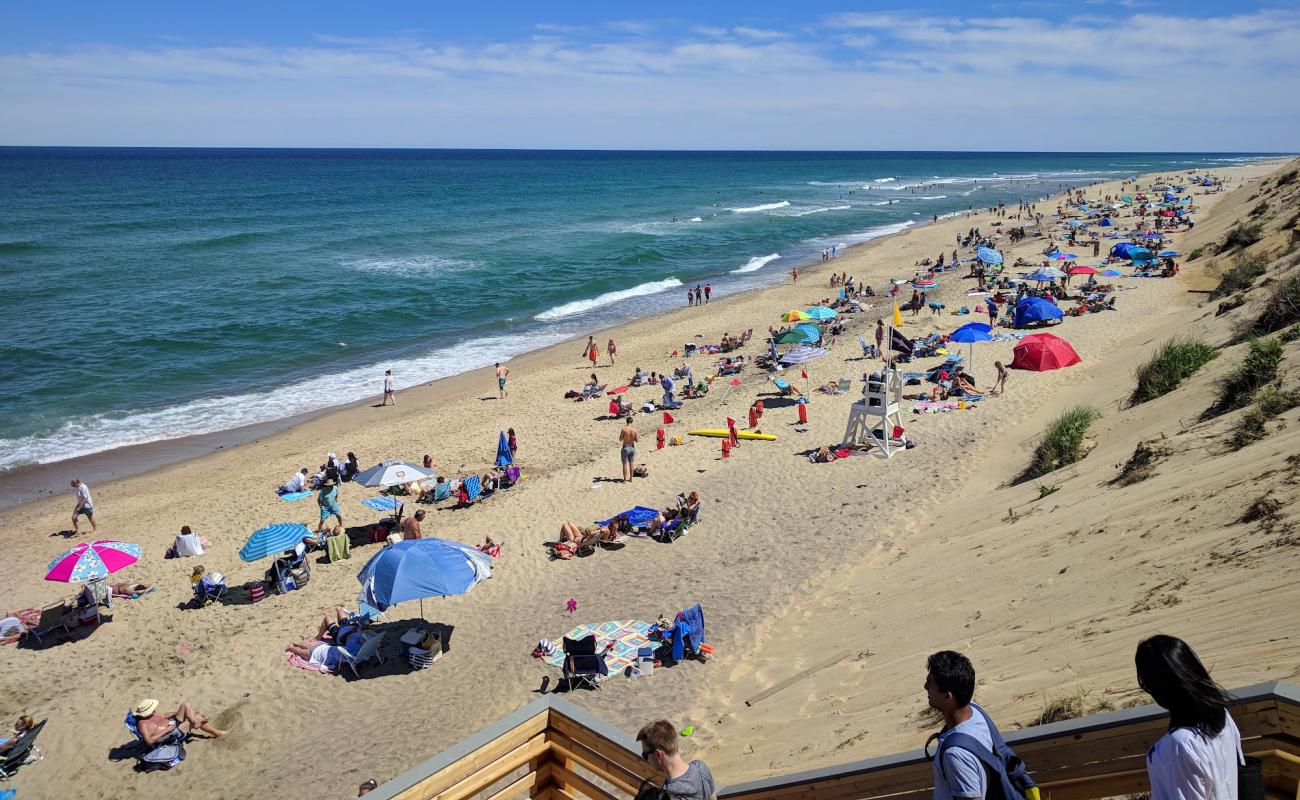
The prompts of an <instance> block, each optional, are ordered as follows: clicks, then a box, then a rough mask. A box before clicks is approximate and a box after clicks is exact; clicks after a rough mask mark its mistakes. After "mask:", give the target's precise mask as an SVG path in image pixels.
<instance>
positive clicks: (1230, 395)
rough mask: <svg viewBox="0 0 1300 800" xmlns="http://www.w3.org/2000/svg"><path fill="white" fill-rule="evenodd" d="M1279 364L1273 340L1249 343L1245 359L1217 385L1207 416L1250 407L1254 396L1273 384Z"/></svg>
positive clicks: (1278, 350) (1278, 347) (1279, 347)
mask: <svg viewBox="0 0 1300 800" xmlns="http://www.w3.org/2000/svg"><path fill="white" fill-rule="evenodd" d="M1281 364H1282V343H1281V342H1279V341H1277V340H1276V339H1251V340H1250V349H1249V350H1248V351H1247V352H1246V357H1245V358H1244V359H1242V361H1241V364H1239V365H1238V366H1237V368H1236V369H1234V370H1233V371H1232V372H1229V373H1228V374H1227V375H1226V376H1224V378H1223V381H1222V382H1221V383H1220V384H1219V398H1218V400H1216V401H1215V403H1214V405H1212V406H1210V409H1209V415H1210V416H1214V415H1216V414H1223V413H1225V412H1228V411H1233V410H1235V409H1238V408H1245V407H1246V406H1248V405H1250V403H1251V401H1252V400H1254V399H1255V392H1257V391H1258V390H1259V389H1261V388H1263V387H1265V386H1268V385H1269V384H1270V383H1273V382H1274V381H1275V380H1277V373H1278V368H1279V367H1280V366H1281Z"/></svg>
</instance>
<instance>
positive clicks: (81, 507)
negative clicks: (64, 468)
mask: <svg viewBox="0 0 1300 800" xmlns="http://www.w3.org/2000/svg"><path fill="white" fill-rule="evenodd" d="M72 488H73V489H74V490H76V492H77V505H76V506H74V507H73V509H72V532H73V533H81V531H80V530H79V529H78V528H77V517H80V516H81V515H82V514H85V515H86V519H88V520H90V530H91V531H92V532H93V531H97V530H99V526H98V525H96V524H95V501H94V500H93V499H91V497H90V487H89V486H87V485H86V484H84V483H82V482H81V480H80V479H78V478H73V479H72Z"/></svg>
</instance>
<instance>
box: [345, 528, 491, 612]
mask: <svg viewBox="0 0 1300 800" xmlns="http://www.w3.org/2000/svg"><path fill="white" fill-rule="evenodd" d="M491 576H492V557H491V556H489V555H488V554H487V553H483V552H481V551H479V550H477V549H475V548H473V547H471V546H469V545H467V544H461V543H460V542H451V541H446V540H443V539H409V540H405V541H401V542H397V543H396V544H392V545H389V546H388V547H385V548H384V549H383V550H380V551H379V552H378V553H376V554H375V555H374V556H373V557H372V558H371V559H370V560H369V561H367V562H366V565H365V566H364V567H362V568H361V572H360V573H359V574H358V575H357V581H358V582H360V583H361V594H359V595H358V596H357V601H358V602H361V603H366V604H367V605H371V606H374V607H375V608H377V609H379V610H380V611H386V610H388V609H389V608H390V607H392V606H395V605H397V604H398V603H403V602H406V601H407V600H419V601H420V616H421V617H423V616H424V598H426V597H445V596H447V595H454V594H464V593H465V592H468V591H469V590H470V589H472V588H474V586H475V585H476V584H477V583H478V582H479V581H482V580H486V579H487V578H489V577H491Z"/></svg>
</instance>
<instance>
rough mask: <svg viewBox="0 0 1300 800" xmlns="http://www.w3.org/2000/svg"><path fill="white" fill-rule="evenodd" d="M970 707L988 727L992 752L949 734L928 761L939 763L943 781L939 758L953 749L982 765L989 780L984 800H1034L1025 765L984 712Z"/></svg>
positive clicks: (1034, 789)
mask: <svg viewBox="0 0 1300 800" xmlns="http://www.w3.org/2000/svg"><path fill="white" fill-rule="evenodd" d="M970 707H971V708H972V709H974V710H975V713H977V714H979V715H980V716H981V717H983V718H984V724H986V725H988V727H989V738H991V739H992V740H993V751H992V752H989V749H988V748H987V747H985V746H984V745H983V744H981V743H980V742H979V741H978V740H977V739H975V738H974V737H973V736H969V735H967V734H965V733H952V734H949V735H948V736H945V737H944V739H943V741H942V742H940V743H939V749H938V751H937V752H936V753H935V754H934V756H933V757H932V758H935V759H938V760H939V770H940V772H941V773H943V777H944V779H945V780H947V778H948V776H947V774H946V773H945V772H944V771H943V754H944V752H945V751H946V750H947V749H948V748H949V747H956V748H959V749H961V750H965V751H966V752H968V753H970V754H971V755H973V756H975V757H976V758H978V759H979V761H980V763H981V764H983V765H984V771H985V774H986V775H988V778H989V789H988V793H987V795H986V796H985V798H984V800H1038V786H1037V784H1035V783H1034V780H1033V778H1030V777H1029V772H1028V770H1026V769H1025V762H1023V761H1021V760H1020V756H1017V755H1016V753H1015V751H1014V750H1012V749H1011V748H1010V746H1008V745H1007V743H1006V741H1004V740H1003V738H1002V734H1001V733H999V732H998V728H997V726H996V725H994V724H993V720H991V719H989V715H988V714H986V713H984V709H982V708H980V707H979V706H977V705H976V704H974V703H971V704H970ZM938 736H939V734H937V733H936V734H934V735H933V736H931V737H930V740H931V741H932V740H934V739H936V738H938ZM929 745H930V742H929V741H927V742H926V748H925V749H926V752H927V753H928V752H929V750H930V746H929Z"/></svg>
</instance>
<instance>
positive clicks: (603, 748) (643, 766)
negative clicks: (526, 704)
mask: <svg viewBox="0 0 1300 800" xmlns="http://www.w3.org/2000/svg"><path fill="white" fill-rule="evenodd" d="M551 730H553V731H556V732H558V733H561V734H564V736H566V737H567V738H569V739H571V740H573V741H575V742H577V743H578V744H581V745H583V746H584V747H586V748H587V749H589V750H594V751H595V752H597V753H599V754H600V755H602V756H604V757H605V758H607V759H609V760H610V761H613V762H615V763H617V764H618V765H619V766H620V767H622V768H623V769H624V770H626V771H627V772H629V773H631V774H633V775H637V776H639V777H640V778H653V777H654V776H655V774H656V773H655V770H654V769H653V768H652V767H651V766H650V765H649V764H648V763H647V762H646V760H645V759H644V758H641V754H640V753H631V752H628V750H627V749H626V748H624V747H623V746H622V745H619V744H617V743H615V742H611V741H610V740H608V739H606V738H605V737H603V736H601V735H600V734H598V733H595V732H594V731H591V730H589V729H588V728H586V727H584V726H582V725H580V724H578V723H577V722H574V721H573V720H571V719H569V718H568V717H566V716H564V715H563V714H561V713H559V712H555V711H552V712H551Z"/></svg>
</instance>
